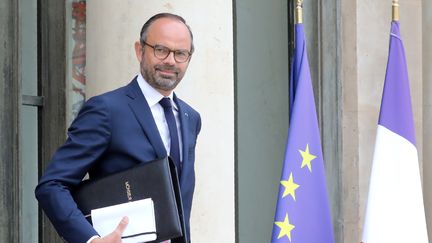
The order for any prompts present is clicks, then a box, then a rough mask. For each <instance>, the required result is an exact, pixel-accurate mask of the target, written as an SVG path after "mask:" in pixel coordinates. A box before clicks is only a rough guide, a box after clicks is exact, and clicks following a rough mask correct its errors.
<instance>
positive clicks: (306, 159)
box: [299, 144, 316, 172]
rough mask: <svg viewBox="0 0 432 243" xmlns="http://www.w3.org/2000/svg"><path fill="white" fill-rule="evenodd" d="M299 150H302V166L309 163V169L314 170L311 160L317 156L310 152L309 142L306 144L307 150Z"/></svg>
mask: <svg viewBox="0 0 432 243" xmlns="http://www.w3.org/2000/svg"><path fill="white" fill-rule="evenodd" d="M299 152H300V154H301V156H302V157H303V161H302V164H301V168H303V167H305V165H307V167H308V169H309V171H310V172H312V165H311V162H312V160H313V159H315V158H316V156H315V155H312V154H310V153H309V144H306V150H305V151H302V150H300V149H299Z"/></svg>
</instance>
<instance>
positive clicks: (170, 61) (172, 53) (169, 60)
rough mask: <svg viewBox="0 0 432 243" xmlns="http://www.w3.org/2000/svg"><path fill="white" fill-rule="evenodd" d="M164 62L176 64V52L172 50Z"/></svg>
mask: <svg viewBox="0 0 432 243" xmlns="http://www.w3.org/2000/svg"><path fill="white" fill-rule="evenodd" d="M163 62H164V63H167V64H171V65H174V64H175V62H176V61H175V58H174V52H173V51H170V53H169V54H168V56H167V57H166V58H165V59H164V60H163Z"/></svg>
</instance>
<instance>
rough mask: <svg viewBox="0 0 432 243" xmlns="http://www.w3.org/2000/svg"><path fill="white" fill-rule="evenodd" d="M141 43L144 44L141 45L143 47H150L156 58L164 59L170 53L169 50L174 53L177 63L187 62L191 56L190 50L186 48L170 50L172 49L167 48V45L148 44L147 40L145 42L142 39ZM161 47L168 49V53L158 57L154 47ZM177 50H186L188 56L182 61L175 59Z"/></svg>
mask: <svg viewBox="0 0 432 243" xmlns="http://www.w3.org/2000/svg"><path fill="white" fill-rule="evenodd" d="M141 43H142V44H144V45H143V48H144V46H148V47H151V48H152V49H153V55H154V56H155V57H156V58H157V59H159V60H161V61H162V60H165V59H166V58H167V57H168V56H169V55H170V54H171V52H172V53H173V54H174V60H175V61H176V62H177V63H184V62H187V61H189V59H190V58H191V56H192V52H190V51H188V50H186V49H179V50H172V49H170V48H168V47H166V46H163V45H157V44H156V45H150V44H149V43H147V42H145V41H142V42H141ZM158 47H159V48H163V49H165V50H167V51H168V53H167V55H166V56H165V57H158V56H157V55H156V48H158ZM179 51H181V52H186V53H187V54H188V57H187V58H186V59H185V60H184V61H179V60H177V55H176V53H178V52H179Z"/></svg>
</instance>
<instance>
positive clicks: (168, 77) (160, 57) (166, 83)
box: [135, 13, 194, 96]
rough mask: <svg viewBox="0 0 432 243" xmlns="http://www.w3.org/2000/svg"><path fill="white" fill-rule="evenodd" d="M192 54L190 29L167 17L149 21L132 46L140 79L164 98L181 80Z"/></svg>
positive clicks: (162, 15) (174, 17)
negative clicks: (141, 77)
mask: <svg viewBox="0 0 432 243" xmlns="http://www.w3.org/2000/svg"><path fill="white" fill-rule="evenodd" d="M193 51H194V46H193V35H192V31H191V30H190V27H189V26H188V25H187V24H186V22H185V20H184V19H183V18H182V17H180V16H178V15H174V14H168V13H162V14H157V15H155V16H153V17H151V18H150V19H149V20H148V21H147V22H146V23H145V24H144V25H143V27H142V29H141V35H140V41H137V42H136V43H135V52H136V55H137V58H138V60H139V62H140V68H141V73H142V75H143V77H144V79H145V80H146V81H147V82H148V83H149V84H150V85H151V86H152V87H153V88H155V89H157V90H158V91H159V92H160V93H161V94H163V95H164V96H168V95H169V94H170V93H171V92H172V90H173V89H174V88H175V87H176V86H177V84H178V83H179V82H180V81H181V79H182V78H183V76H184V74H185V72H186V69H187V67H188V65H189V61H190V57H191V55H192V53H193Z"/></svg>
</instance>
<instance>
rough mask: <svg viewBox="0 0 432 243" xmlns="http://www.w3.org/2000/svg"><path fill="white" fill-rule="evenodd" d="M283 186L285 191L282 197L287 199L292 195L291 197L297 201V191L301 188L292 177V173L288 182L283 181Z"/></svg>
mask: <svg viewBox="0 0 432 243" xmlns="http://www.w3.org/2000/svg"><path fill="white" fill-rule="evenodd" d="M281 184H282V185H283V186H284V187H285V191H284V193H283V195H282V198H284V197H286V196H287V195H291V197H292V198H293V199H294V201H295V200H296V199H295V190H296V189H297V188H298V187H299V185H298V184H296V183H294V179H293V176H292V172H291V174H290V177H289V179H288V180H287V181H281Z"/></svg>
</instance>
